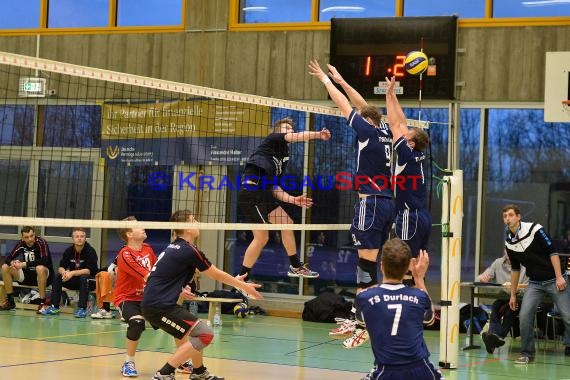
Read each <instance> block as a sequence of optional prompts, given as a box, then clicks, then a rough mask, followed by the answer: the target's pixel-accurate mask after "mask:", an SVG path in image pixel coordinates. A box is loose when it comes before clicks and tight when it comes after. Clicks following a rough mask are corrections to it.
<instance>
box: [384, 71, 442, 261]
mask: <svg viewBox="0 0 570 380" xmlns="http://www.w3.org/2000/svg"><path fill="white" fill-rule="evenodd" d="M386 82H387V84H388V87H387V89H386V114H387V116H388V124H389V125H390V130H391V131H392V135H393V136H394V150H395V151H396V154H397V156H398V157H397V159H396V162H395V165H394V183H395V185H394V196H395V198H396V212H397V214H396V221H395V222H396V235H397V236H398V237H399V238H400V239H402V240H404V241H405V242H406V243H408V245H409V246H410V249H411V251H412V256H413V257H415V256H417V254H418V252H419V251H420V249H428V241H429V235H430V232H431V215H430V213H429V211H428V209H427V188H426V182H427V181H426V177H425V161H426V156H425V154H424V150H425V149H426V147H427V146H428V144H429V136H428V134H427V133H426V132H425V131H423V130H421V129H419V128H411V129H408V126H407V123H406V116H405V115H404V111H403V110H402V107H401V106H400V103H399V102H398V98H397V97H396V93H395V92H394V84H395V77H392V78H391V79H388V78H386Z"/></svg>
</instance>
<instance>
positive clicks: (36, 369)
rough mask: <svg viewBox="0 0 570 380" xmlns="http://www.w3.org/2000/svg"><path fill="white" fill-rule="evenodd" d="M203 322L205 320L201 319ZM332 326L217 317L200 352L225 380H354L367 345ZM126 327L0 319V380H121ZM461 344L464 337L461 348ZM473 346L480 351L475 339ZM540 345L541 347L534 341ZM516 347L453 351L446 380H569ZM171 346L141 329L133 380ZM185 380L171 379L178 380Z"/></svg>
mask: <svg viewBox="0 0 570 380" xmlns="http://www.w3.org/2000/svg"><path fill="white" fill-rule="evenodd" d="M204 317H205V315H204ZM333 326H334V325H332V324H322V323H311V322H303V321H302V320H299V319H294V318H280V317H267V316H250V317H248V318H247V319H245V320H242V319H237V318H236V317H234V316H233V315H224V316H223V326H222V327H221V328H216V334H217V335H216V338H215V339H214V342H213V344H212V345H210V346H209V347H208V348H206V350H205V358H206V359H205V363H206V366H207V367H208V368H209V370H210V371H211V372H212V373H215V374H218V375H220V376H224V377H225V378H226V379H227V380H253V379H269V378H270V379H272V380H278V379H298V380H323V379H326V380H341V379H342V380H358V379H361V378H362V377H363V376H364V375H365V373H366V372H367V371H368V370H369V369H370V368H371V366H372V353H371V350H370V345H369V344H368V343H366V344H365V345H364V346H362V347H360V348H358V349H355V350H346V349H344V348H342V345H341V344H342V341H341V340H333V339H329V337H328V330H329V329H330V328H331V327H333ZM125 330H126V325H124V324H123V323H121V322H120V321H119V320H118V319H112V320H92V319H91V318H86V319H75V318H73V315H69V314H62V315H59V316H40V315H36V314H35V313H34V312H33V311H29V310H17V311H11V312H5V311H3V312H0V347H1V351H0V379H57V380H68V379H82V380H90V379H98V380H99V379H118V380H120V379H122V376H121V374H120V372H119V369H120V366H121V364H122V362H123V359H124V350H123V347H124V339H125ZM438 335H439V333H438V332H437V331H426V340H427V343H428V346H429V348H430V351H431V353H432V356H431V359H432V361H433V362H434V363H437V362H438V361H439V338H438ZM464 342H465V338H464V335H462V338H461V343H462V344H461V345H462V346H463V343H464ZM475 343H477V344H481V340H480V337H478V336H476V337H475ZM541 343H542V342H541ZM519 346H520V342H519V341H518V340H514V341H513V340H510V339H508V341H507V344H506V345H505V346H503V347H501V348H500V349H499V350H497V351H496V352H495V355H488V354H487V353H486V352H485V350H484V348H479V349H474V350H469V351H460V352H459V360H458V368H457V369H454V370H445V371H443V373H444V375H445V377H446V379H457V380H463V379H469V380H473V379H477V380H480V379H482V380H507V379H513V378H517V379H519V380H524V379H570V358H565V357H564V348H563V346H560V345H558V346H557V347H555V345H554V343H553V342H552V341H550V342H549V344H548V345H547V346H546V348H544V347H542V345H541V346H540V348H539V350H538V351H537V357H536V363H534V364H531V365H528V366H526V367H524V366H523V367H518V366H514V365H513V363H512V361H513V359H514V358H515V357H516V356H517V353H518V348H519ZM173 347H174V343H173V341H172V339H171V338H170V337H169V336H167V335H166V334H165V333H163V332H162V331H154V330H152V329H151V328H148V327H147V330H146V331H145V332H144V334H143V336H142V339H141V341H140V344H139V349H140V352H137V355H136V366H137V369H138V371H139V377H138V378H139V379H150V378H151V377H152V375H153V374H154V372H155V371H156V370H157V369H158V368H160V367H161V366H162V365H163V364H164V362H165V361H166V360H167V358H168V356H169V353H170V352H172V350H173ZM185 378H187V375H181V374H178V375H177V379H185Z"/></svg>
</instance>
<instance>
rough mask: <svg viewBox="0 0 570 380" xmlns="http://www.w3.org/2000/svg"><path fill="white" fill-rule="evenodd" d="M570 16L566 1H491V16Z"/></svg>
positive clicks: (569, 5) (568, 5) (569, 7)
mask: <svg viewBox="0 0 570 380" xmlns="http://www.w3.org/2000/svg"><path fill="white" fill-rule="evenodd" d="M546 16H558V17H561V16H570V4H569V3H568V1H557V0H529V1H525V0H500V1H494V2H493V17H546Z"/></svg>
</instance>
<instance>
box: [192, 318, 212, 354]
mask: <svg viewBox="0 0 570 380" xmlns="http://www.w3.org/2000/svg"><path fill="white" fill-rule="evenodd" d="M213 339H214V330H212V328H211V327H210V326H208V325H206V324H205V323H202V322H200V323H197V324H196V325H195V326H194V328H193V329H192V332H191V333H190V339H189V340H190V344H191V345H192V347H194V348H195V349H196V350H198V351H200V350H202V349H204V348H206V347H207V346H208V345H209V344H210V343H212V340H213Z"/></svg>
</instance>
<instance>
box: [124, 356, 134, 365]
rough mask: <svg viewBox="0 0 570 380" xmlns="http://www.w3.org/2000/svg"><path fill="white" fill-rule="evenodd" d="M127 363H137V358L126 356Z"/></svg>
mask: <svg viewBox="0 0 570 380" xmlns="http://www.w3.org/2000/svg"><path fill="white" fill-rule="evenodd" d="M126 362H133V363H134V362H135V357H134V356H129V355H127V356H125V363H126Z"/></svg>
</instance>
